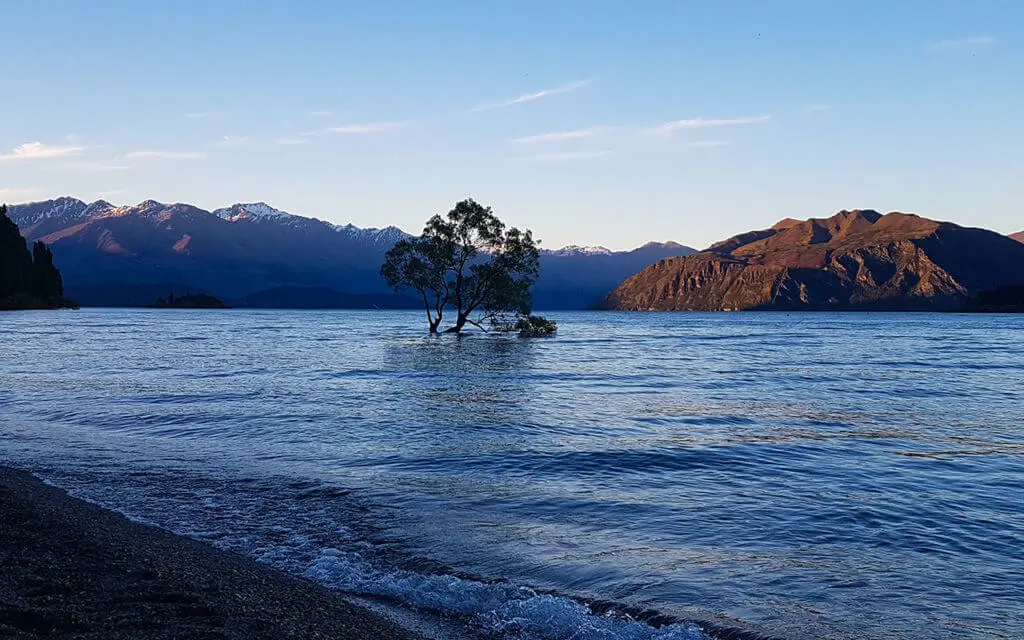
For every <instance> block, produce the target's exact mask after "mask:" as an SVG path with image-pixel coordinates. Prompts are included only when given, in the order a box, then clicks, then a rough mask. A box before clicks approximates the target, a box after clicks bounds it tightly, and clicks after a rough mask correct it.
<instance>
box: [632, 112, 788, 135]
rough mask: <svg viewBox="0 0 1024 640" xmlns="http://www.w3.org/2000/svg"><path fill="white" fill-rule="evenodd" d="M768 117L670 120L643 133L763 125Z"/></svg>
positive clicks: (666, 132)
mask: <svg viewBox="0 0 1024 640" xmlns="http://www.w3.org/2000/svg"><path fill="white" fill-rule="evenodd" d="M771 119H772V117H771V116H770V115H764V116H753V117H749V118H688V119H685V120H672V121H671V122H664V123H662V124H659V125H657V126H654V127H648V128H647V129H645V130H644V131H645V132H646V133H654V134H659V133H660V134H669V133H675V132H676V131H684V130H688V129H708V128H712V127H733V126H739V125H746V124H763V123H765V122H768V121H769V120H771Z"/></svg>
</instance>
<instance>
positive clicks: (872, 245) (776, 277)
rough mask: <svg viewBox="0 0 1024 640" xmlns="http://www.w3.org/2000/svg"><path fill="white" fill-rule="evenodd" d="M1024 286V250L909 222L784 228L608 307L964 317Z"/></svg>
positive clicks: (686, 264)
mask: <svg viewBox="0 0 1024 640" xmlns="http://www.w3.org/2000/svg"><path fill="white" fill-rule="evenodd" d="M1017 284H1024V244H1021V243H1018V242H1014V241H1013V240H1011V239H1009V238H1007V237H1006V236H1003V235H1000V234H998V233H995V232H992V231H986V230H984V229H972V228H966V227H961V226H959V225H956V224H952V223H948V222H936V221H934V220H929V219H927V218H922V217H919V216H916V215H911V214H904V213H890V214H887V215H884V216H883V215H882V214H880V213H878V212H877V211H871V210H864V211H841V212H839V213H838V214H836V215H834V216H832V217H830V218H824V219H810V220H804V221H800V222H798V221H795V220H791V219H788V220H784V221H782V222H780V223H779V224H777V225H775V226H774V227H772V228H771V229H764V230H761V231H751V232H748V233H744V234H741V235H738V236H735V237H733V238H729V239H728V240H725V241H723V242H719V243H717V244H715V245H713V246H712V247H711V248H709V249H708V250H706V251H702V252H699V253H696V254H694V255H691V256H687V257H683V258H672V259H668V260H664V261H661V262H659V263H657V264H655V265H652V266H650V267H648V268H647V269H645V270H643V271H641V272H640V273H638V274H636V275H634V276H633V277H631V278H629V279H627V280H626V281H625V282H623V283H622V284H621V285H620V286H619V287H617V288H616V289H615V290H614V291H613V292H612V293H611V294H609V295H608V296H607V297H606V298H605V299H604V302H603V306H605V307H607V308H615V309H627V310H666V311H672V310H708V311H717V310H743V309H765V310H769V309H770V310H830V309H831V310H854V309H865V310H867V309H871V310H885V309H887V310H938V309H957V308H960V307H962V306H963V304H964V303H965V302H966V301H967V300H968V299H970V298H972V297H974V296H976V295H977V294H979V293H980V292H982V291H986V290H990V289H996V288H999V287H1004V286H1011V285H1017Z"/></svg>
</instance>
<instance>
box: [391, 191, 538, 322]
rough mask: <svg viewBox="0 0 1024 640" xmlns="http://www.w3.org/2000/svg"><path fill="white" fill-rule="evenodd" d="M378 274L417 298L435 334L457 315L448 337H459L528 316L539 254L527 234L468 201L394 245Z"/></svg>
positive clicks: (529, 234) (473, 202)
mask: <svg viewBox="0 0 1024 640" xmlns="http://www.w3.org/2000/svg"><path fill="white" fill-rule="evenodd" d="M380 272H381V275H382V276H384V279H385V280H387V282H388V284H389V285H390V286H391V287H393V288H394V289H395V290H396V291H401V290H403V289H414V290H416V291H417V292H419V294H420V296H421V297H422V299H423V304H424V308H425V309H426V314H427V323H428V326H429V328H430V332H431V333H436V332H437V331H438V329H439V327H440V326H441V323H442V321H443V319H444V315H445V312H446V311H451V312H453V313H454V315H455V321H454V323H453V324H452V326H451V327H449V328H448V329H447V331H448V332H453V333H459V332H461V331H462V329H463V328H464V327H465V326H466V325H467V324H471V325H474V326H476V327H479V328H481V329H483V328H484V327H483V325H482V323H483V322H485V321H487V320H489V319H491V318H494V317H495V316H496V315H498V314H501V313H509V312H513V313H529V311H530V306H531V305H530V287H531V286H533V283H534V282H535V281H536V280H537V276H538V274H539V272H540V251H539V249H538V248H537V242H536V241H534V239H533V234H532V233H531V232H530V231H529V230H526V231H521V230H519V229H517V228H515V227H511V228H507V227H506V226H505V223H503V222H502V221H501V220H499V219H498V217H497V216H496V215H494V212H493V211H492V210H491V208H490V207H485V206H483V205H481V204H479V203H477V202H475V201H473V200H472V199H470V200H463V201H462V202H459V203H456V205H455V208H453V209H452V210H451V211H449V212H448V213H447V215H445V216H441V215H435V216H433V217H432V218H430V219H429V220H427V223H426V226H424V228H423V234H422V235H420V236H419V237H417V238H409V239H406V240H401V241H399V242H398V243H397V244H395V246H394V247H393V248H392V249H391V250H390V251H388V253H387V257H386V258H385V261H384V265H383V266H382V267H381V270H380Z"/></svg>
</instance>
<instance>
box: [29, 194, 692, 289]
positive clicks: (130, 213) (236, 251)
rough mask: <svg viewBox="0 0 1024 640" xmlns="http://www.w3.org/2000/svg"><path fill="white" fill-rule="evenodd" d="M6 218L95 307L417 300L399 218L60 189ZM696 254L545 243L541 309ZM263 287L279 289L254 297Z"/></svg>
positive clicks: (655, 246)
mask: <svg viewBox="0 0 1024 640" xmlns="http://www.w3.org/2000/svg"><path fill="white" fill-rule="evenodd" d="M9 215H10V216H11V218H12V219H13V220H14V222H15V223H16V224H18V226H19V227H20V229H21V232H22V235H24V236H25V237H26V238H27V239H29V240H42V241H44V242H46V243H47V244H49V245H50V246H51V247H52V249H53V252H54V257H55V261H56V264H57V266H58V267H59V268H60V269H61V272H62V274H63V275H64V280H65V284H66V286H67V290H68V292H69V295H71V297H76V296H77V298H78V301H79V302H80V303H83V304H87V305H88V304H106V305H135V304H148V303H149V302H152V300H155V299H156V297H157V296H158V295H164V296H166V295H167V294H168V293H169V292H171V291H172V290H173V291H174V292H175V293H177V292H179V291H180V292H182V293H187V292H188V291H189V290H193V291H195V290H204V291H208V292H211V293H214V294H217V295H219V296H221V297H223V298H226V299H228V300H229V301H232V300H234V301H238V300H243V299H248V298H250V297H252V296H255V297H256V298H258V299H260V300H263V301H266V300H278V301H282V300H286V301H287V302H281V304H287V305H298V306H312V305H315V304H330V305H334V304H340V302H338V301H339V300H348V301H349V303H351V304H363V303H365V301H366V300H371V299H372V300H374V303H373V304H375V305H378V304H384V305H388V304H391V303H388V302H387V300H386V298H388V296H391V297H392V298H394V300H395V304H397V305H398V306H404V305H405V304H407V303H413V302H415V301H414V300H411V299H409V298H404V299H400V298H396V297H395V296H394V294H393V292H391V291H390V290H389V289H388V288H387V286H386V284H385V283H384V281H383V279H382V278H381V277H380V265H381V264H382V262H383V260H384V254H385V253H386V252H387V250H388V249H390V248H391V247H392V246H394V244H395V243H396V242H398V241H399V240H401V239H403V238H406V237H409V236H408V234H406V233H405V232H403V231H402V230H401V229H399V228H397V227H393V226H388V227H384V228H380V229H376V228H360V227H356V226H354V225H352V224H345V225H336V224H332V223H329V222H326V221H323V220H318V219H316V218H307V217H304V216H299V215H295V214H292V213H288V212H286V211H282V210H280V209H276V208H274V207H272V206H270V205H268V204H266V203H264V202H255V203H239V204H234V205H231V206H228V207H223V208H219V209H215V210H213V211H206V210H204V209H200V208H198V207H195V206H192V205H189V204H182V203H176V204H166V203H161V202H157V201H155V200H146V201H145V202H141V203H139V204H136V205H129V206H115V205H113V204H111V203H109V202H106V201H102V200H98V201H96V202H93V203H91V204H88V203H85V202H83V201H81V200H77V199H75V198H58V199H56V200H49V201H46V202H35V203H29V204H23V205H13V206H11V207H10V208H9ZM692 251H693V250H692V249H689V248H688V247H683V246H682V245H677V244H675V243H666V244H660V243H650V244H648V245H645V246H644V247H642V248H640V249H636V250H634V251H610V250H608V249H606V248H604V247H582V246H575V245H571V246H568V247H564V248H562V249H558V250H554V251H543V252H542V254H541V278H540V280H539V281H538V282H537V284H536V285H535V286H534V289H533V294H534V303H535V306H536V307H537V308H585V307H587V306H589V305H590V304H592V303H594V302H595V301H597V300H598V299H599V298H600V297H601V296H602V295H604V294H605V293H607V292H608V291H610V290H611V289H612V288H613V287H615V286H616V285H617V284H619V283H620V282H621V281H622V280H624V279H625V278H626V277H628V276H630V275H632V274H633V273H635V272H637V271H639V270H641V269H643V268H644V267H646V266H648V265H649V264H652V263H653V262H657V261H658V260H660V259H662V258H666V257H670V256H674V255H684V254H686V253H690V252H692ZM266 290H271V291H273V292H274V293H273V295H267V296H261V295H257V294H259V293H260V292H262V291H266ZM332 292H333V293H332ZM303 296H306V297H308V298H310V299H311V300H309V301H306V302H307V303H308V304H306V303H304V302H303ZM368 296H369V297H368ZM150 298H151V299H150ZM403 300H404V301H403ZM324 301H330V302H324ZM352 301H361V302H352Z"/></svg>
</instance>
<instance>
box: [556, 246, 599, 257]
mask: <svg viewBox="0 0 1024 640" xmlns="http://www.w3.org/2000/svg"><path fill="white" fill-rule="evenodd" d="M611 254H612V250H611V249H608V248H607V247H583V246H580V245H578V244H570V245H568V246H565V247H562V248H561V249H555V250H554V251H551V255H554V256H607V255H611Z"/></svg>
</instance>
